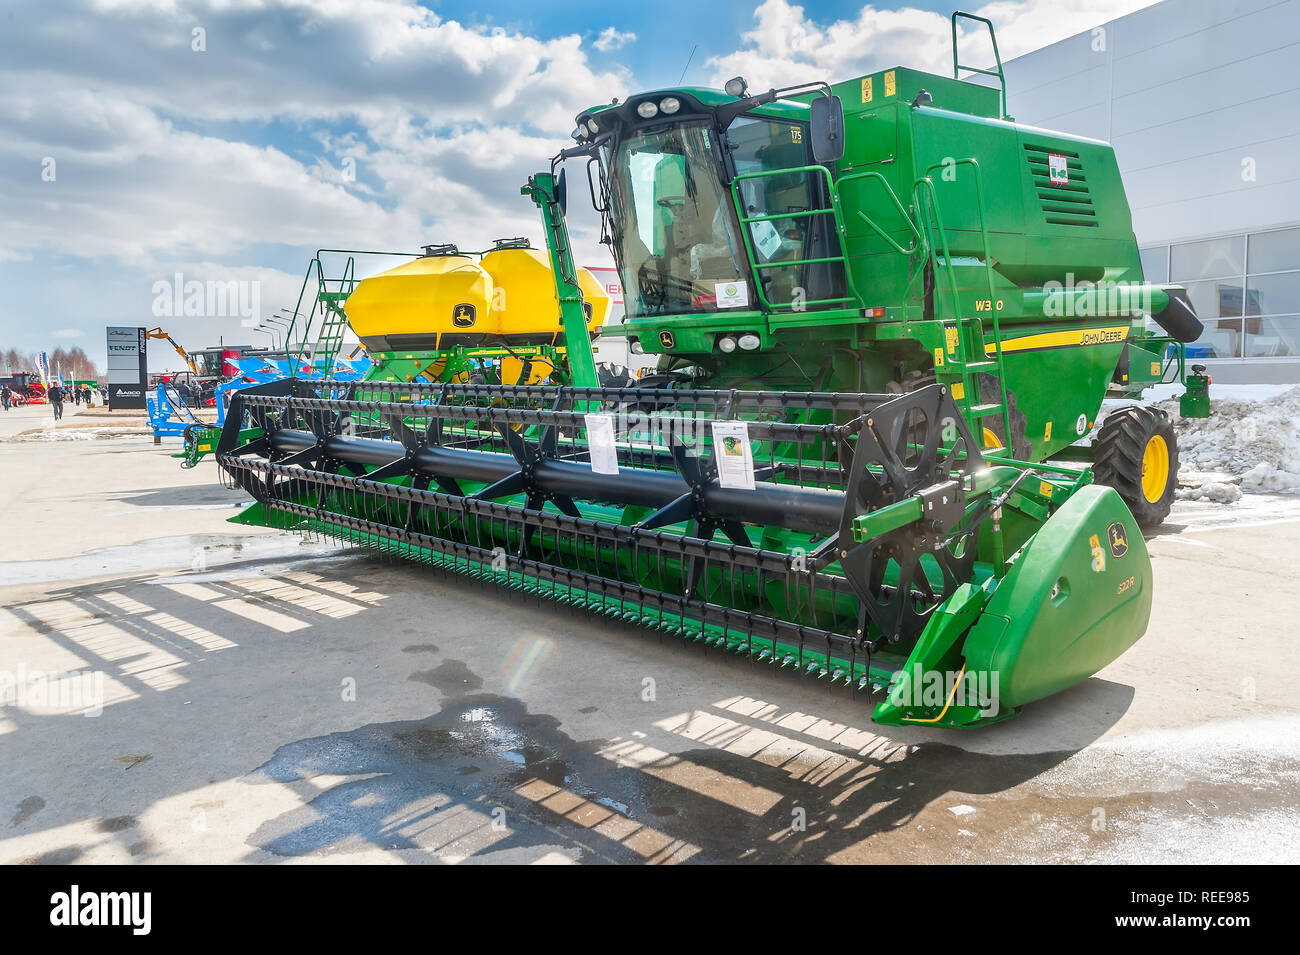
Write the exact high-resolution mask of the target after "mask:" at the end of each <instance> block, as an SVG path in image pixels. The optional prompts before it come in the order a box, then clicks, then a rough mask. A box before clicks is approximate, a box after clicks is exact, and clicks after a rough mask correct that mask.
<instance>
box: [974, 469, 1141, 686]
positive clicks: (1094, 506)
mask: <svg viewBox="0 0 1300 955" xmlns="http://www.w3.org/2000/svg"><path fill="white" fill-rule="evenodd" d="M1150 618H1151V559H1150V557H1149V556H1148V555H1147V548H1146V542H1145V541H1144V540H1143V539H1142V533H1141V531H1140V530H1139V529H1138V526H1137V522H1136V521H1134V519H1133V515H1132V514H1131V513H1129V509H1128V507H1127V506H1126V505H1125V504H1124V501H1123V500H1122V499H1121V498H1120V496H1119V495H1118V494H1117V493H1116V492H1115V490H1114V489H1113V488H1109V487H1105V486H1102V485H1100V484H1090V485H1088V486H1086V487H1083V488H1080V489H1079V490H1078V491H1077V492H1075V493H1074V494H1073V495H1072V496H1071V497H1070V499H1069V500H1068V501H1066V502H1065V503H1064V504H1063V505H1062V506H1061V508H1060V509H1059V510H1058V511H1057V512H1056V513H1055V514H1053V515H1052V516H1051V517H1050V518H1048V520H1047V522H1046V523H1045V524H1044V525H1043V527H1042V528H1041V529H1040V530H1039V531H1038V533H1037V534H1035V535H1034V536H1033V538H1031V539H1030V541H1029V542H1028V543H1027V544H1026V545H1025V546H1024V547H1023V548H1022V549H1021V551H1020V552H1019V553H1018V554H1016V556H1015V558H1014V563H1012V564H1011V566H1010V568H1009V569H1008V571H1007V574H1006V576H1005V577H1003V578H1002V580H1000V581H999V582H998V585H997V589H996V590H995V591H994V592H993V595H992V597H990V598H989V601H988V604H987V606H986V607H985V609H984V613H983V615H982V616H981V617H980V619H979V621H978V622H977V623H976V624H975V626H974V627H973V628H971V632H970V635H969V636H968V637H967V638H966V643H965V646H964V647H963V655H964V656H965V659H966V666H967V668H968V669H973V670H983V671H987V672H989V673H996V674H997V675H998V699H999V702H1000V705H1001V706H1002V707H1003V708H1014V707H1018V706H1023V705H1024V704H1025V703H1030V702H1032V701H1034V700H1040V699H1042V698H1043V697H1045V696H1050V695H1051V694H1053V693H1057V692H1059V691H1061V690H1064V689H1065V688H1066V687H1069V686H1073V685H1074V684H1076V683H1078V682H1080V681H1082V680H1086V679H1087V678H1088V677H1090V676H1092V675H1093V674H1094V673H1096V672H1097V671H1098V670H1100V669H1101V668H1102V667H1104V666H1106V665H1107V664H1108V663H1110V662H1111V661H1113V660H1115V659H1116V658H1117V657H1118V656H1119V655H1120V654H1121V653H1123V652H1124V651H1125V650H1127V649H1128V648H1129V647H1131V646H1132V645H1133V644H1134V643H1136V642H1137V640H1138V638H1139V637H1141V636H1142V634H1143V633H1145V632H1146V628H1147V622H1148V621H1149V620H1150Z"/></svg>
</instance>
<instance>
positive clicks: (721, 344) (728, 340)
mask: <svg viewBox="0 0 1300 955" xmlns="http://www.w3.org/2000/svg"><path fill="white" fill-rule="evenodd" d="M735 350H736V340H735V339H734V338H732V337H731V336H730V335H723V336H722V337H721V338H719V339H718V351H720V352H726V353H727V354H728V355H730V354H731V353H732V352H733V351H735Z"/></svg>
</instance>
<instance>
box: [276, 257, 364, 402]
mask: <svg viewBox="0 0 1300 955" xmlns="http://www.w3.org/2000/svg"><path fill="white" fill-rule="evenodd" d="M334 251H340V250H334V249H321V250H320V251H318V252H317V253H316V255H315V256H314V257H313V258H312V260H311V262H309V263H308V264H307V274H306V276H304V277H303V280H302V289H301V290H300V291H299V292H298V302H297V304H296V305H295V306H294V309H293V318H292V319H291V320H290V322H289V326H288V328H287V329H286V331H285V339H284V344H285V354H286V355H287V356H288V357H289V371H290V374H291V375H293V376H294V377H297V375H298V370H299V369H300V368H301V367H302V366H303V365H304V364H306V363H307V362H308V361H316V360H317V359H321V360H322V364H321V377H322V378H329V377H330V374H331V373H332V372H333V369H334V361H335V359H336V358H337V357H338V354H339V351H340V350H342V348H343V336H344V334H345V333H346V332H347V329H348V316H347V313H346V312H345V311H344V308H343V306H344V303H345V302H346V301H347V299H348V296H349V295H351V294H352V292H353V290H354V289H355V288H356V284H357V278H356V259H355V258H354V257H353V256H351V255H349V256H348V258H347V262H346V264H345V265H344V266H343V273H342V275H341V276H339V277H338V278H330V277H327V276H326V274H325V267H324V265H323V264H322V263H321V255H322V254H323V253H326V252H334ZM313 273H314V274H315V277H316V298H315V300H314V301H313V302H312V304H311V307H310V308H308V309H306V310H304V309H303V301H304V299H305V298H306V295H307V289H308V287H310V285H311V280H312V275H313ZM318 313H319V315H320V324H319V326H318V327H317V330H316V339H315V341H314V342H312V339H311V334H312V326H313V324H314V322H315V319H316V315H317V314H318ZM299 316H301V317H302V321H303V326H302V333H301V335H302V337H301V338H300V339H299V341H298V349H297V352H296V353H295V352H293V351H292V350H291V346H290V343H291V342H292V340H293V331H294V328H295V327H297V325H298V320H299Z"/></svg>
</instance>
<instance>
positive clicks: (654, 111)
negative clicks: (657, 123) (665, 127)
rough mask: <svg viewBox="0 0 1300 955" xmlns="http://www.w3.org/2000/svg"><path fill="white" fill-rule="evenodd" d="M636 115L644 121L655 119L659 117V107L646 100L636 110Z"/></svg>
mask: <svg viewBox="0 0 1300 955" xmlns="http://www.w3.org/2000/svg"><path fill="white" fill-rule="evenodd" d="M636 114H637V115H638V116H640V117H641V118H642V119H654V118H655V117H656V116H658V115H659V107H658V106H656V105H655V104H654V103H653V102H651V101H650V100H646V101H645V102H644V103H642V104H641V105H640V106H638V107H637V108H636Z"/></svg>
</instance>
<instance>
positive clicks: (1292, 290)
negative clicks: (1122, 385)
mask: <svg viewBox="0 0 1300 955" xmlns="http://www.w3.org/2000/svg"><path fill="white" fill-rule="evenodd" d="M1141 256H1142V269H1143V272H1144V274H1145V275H1146V279H1147V281H1148V282H1155V283H1164V282H1168V283H1171V284H1177V285H1182V286H1184V287H1186V289H1187V293H1188V295H1189V296H1190V297H1191V299H1192V303H1193V305H1195V306H1196V314H1197V315H1198V316H1199V317H1200V319H1201V321H1202V322H1203V323H1204V325H1205V331H1204V333H1202V335H1201V337H1200V338H1199V339H1198V340H1197V341H1196V342H1194V343H1193V344H1190V345H1188V346H1187V357H1188V358H1189V359H1195V358H1238V359H1241V360H1243V361H1248V360H1250V359H1268V358H1284V357H1295V356H1300V228H1287V229H1272V230H1269V231H1267V232H1252V233H1249V234H1238V235H1226V236H1218V237H1216V238H1212V239H1200V240H1197V241H1195V242H1175V243H1171V244H1168V245H1155V246H1145V247H1143V248H1142V250H1141Z"/></svg>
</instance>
